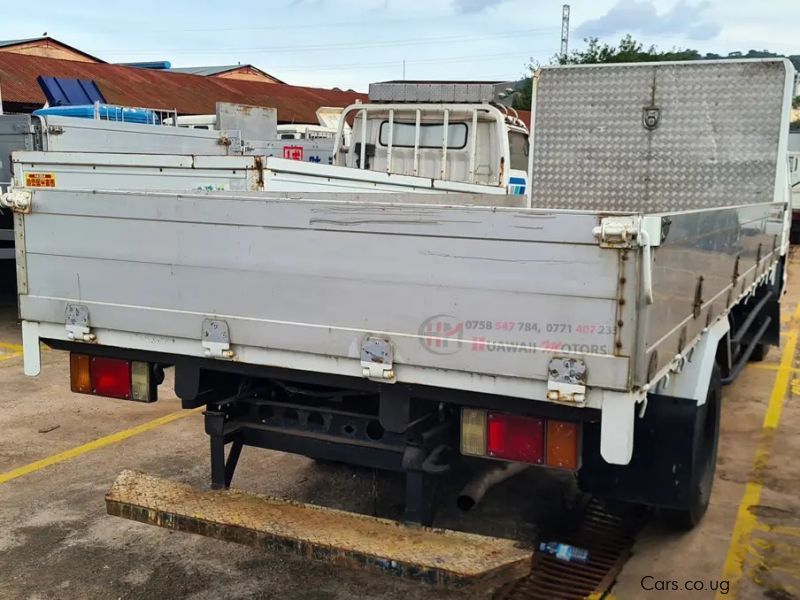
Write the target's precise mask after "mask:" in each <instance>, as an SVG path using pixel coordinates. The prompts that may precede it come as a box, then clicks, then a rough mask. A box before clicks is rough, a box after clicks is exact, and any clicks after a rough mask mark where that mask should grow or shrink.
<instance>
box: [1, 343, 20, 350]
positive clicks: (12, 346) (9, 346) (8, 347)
mask: <svg viewBox="0 0 800 600" xmlns="http://www.w3.org/2000/svg"><path fill="white" fill-rule="evenodd" d="M0 348H5V349H6V350H13V351H14V352H22V344H10V343H8V342H0Z"/></svg>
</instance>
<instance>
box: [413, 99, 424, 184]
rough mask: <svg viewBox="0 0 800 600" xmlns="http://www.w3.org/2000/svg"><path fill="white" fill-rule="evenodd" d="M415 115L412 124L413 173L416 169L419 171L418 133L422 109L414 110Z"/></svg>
mask: <svg viewBox="0 0 800 600" xmlns="http://www.w3.org/2000/svg"><path fill="white" fill-rule="evenodd" d="M416 113H417V117H416V121H415V125H414V175H417V174H418V173H417V171H419V134H420V119H421V116H422V111H420V109H417V110H416Z"/></svg>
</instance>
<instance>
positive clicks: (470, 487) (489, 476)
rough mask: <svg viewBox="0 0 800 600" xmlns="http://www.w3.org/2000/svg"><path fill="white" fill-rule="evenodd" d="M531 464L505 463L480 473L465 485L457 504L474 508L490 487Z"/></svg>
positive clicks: (461, 506)
mask: <svg viewBox="0 0 800 600" xmlns="http://www.w3.org/2000/svg"><path fill="white" fill-rule="evenodd" d="M528 467H530V465H528V464H526V463H521V462H509V463H504V464H503V465H501V466H499V467H493V468H491V469H489V470H487V471H484V472H483V473H479V474H478V475H476V476H475V477H473V478H472V480H471V481H470V482H469V483H468V484H467V485H465V486H464V489H463V490H461V493H460V494H459V495H458V498H457V499H456V505H457V506H458V508H460V509H461V510H463V511H465V512H466V511H468V510H471V509H472V508H474V506H475V505H476V504H478V502H480V501H481V500H482V499H483V497H484V495H486V492H488V491H489V488H491V487H492V486H494V485H496V484H498V483H500V482H501V481H505V480H506V479H508V478H509V477H513V476H514V475H517V474H518V473H522V471H524V470H525V469H527V468H528Z"/></svg>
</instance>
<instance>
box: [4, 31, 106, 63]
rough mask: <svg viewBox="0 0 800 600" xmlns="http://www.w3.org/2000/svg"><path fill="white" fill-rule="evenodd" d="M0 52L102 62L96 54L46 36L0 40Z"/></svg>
mask: <svg viewBox="0 0 800 600" xmlns="http://www.w3.org/2000/svg"><path fill="white" fill-rule="evenodd" d="M0 52H13V53H15V54H26V55H28V56H40V57H42V58H57V59H60V60H75V61H78V62H89V63H102V62H104V61H102V60H100V59H99V58H97V57H96V56H92V55H91V54H87V53H86V52H84V51H83V50H78V49H77V48H73V47H72V46H69V45H67V44H65V43H64V42H59V41H58V40H56V39H53V38H51V37H47V36H44V37H38V38H29V39H25V40H0Z"/></svg>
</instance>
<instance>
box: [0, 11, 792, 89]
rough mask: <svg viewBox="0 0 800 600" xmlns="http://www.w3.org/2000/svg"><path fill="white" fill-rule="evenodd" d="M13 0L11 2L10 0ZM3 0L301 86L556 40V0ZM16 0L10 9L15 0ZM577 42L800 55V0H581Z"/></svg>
mask: <svg viewBox="0 0 800 600" xmlns="http://www.w3.org/2000/svg"><path fill="white" fill-rule="evenodd" d="M6 4H7V5H8V7H7V8H8V9H9V10H4V5H6ZM80 4H81V3H80V2H78V3H76V2H63V0H37V2H36V10H35V11H21V10H18V2H16V0H14V1H13V4H12V0H0V14H6V15H8V14H13V15H14V17H13V19H3V20H2V21H1V22H0V23H2V24H0V39H18V38H26V37H35V36H39V35H42V34H44V33H45V32H46V33H47V34H48V35H50V36H51V37H54V38H56V39H58V40H60V41H62V42H65V43H67V44H70V45H72V46H75V47H77V48H79V49H81V50H84V51H85V52H88V53H90V54H92V55H95V56H98V57H99V58H102V59H104V60H106V61H107V62H132V61H145V60H168V61H170V62H171V63H172V66H174V67H185V66H199V65H223V64H236V63H242V64H248V63H249V64H253V65H255V66H256V67H258V68H260V69H262V70H264V71H266V72H268V73H271V74H273V75H275V76H276V77H278V78H279V79H281V80H283V81H285V82H287V83H292V84H296V85H307V86H315V87H339V88H342V89H355V90H358V91H366V89H367V86H368V84H369V82H371V81H385V80H387V79H402V78H403V76H404V75H405V78H407V79H487V80H512V79H517V78H519V77H520V76H522V75H524V74H525V73H526V65H527V64H529V63H530V61H531V60H533V61H538V62H539V63H542V64H546V63H548V62H549V61H550V60H551V59H552V57H553V56H554V55H555V54H556V53H557V52H558V49H559V46H560V39H561V13H562V8H561V7H562V4H563V2H562V1H554V0H262V1H261V2H253V1H252V0H248V1H242V0H225V1H224V2H221V1H211V0H195V1H185V0H160V1H156V0H137V1H136V2H135V3H132V2H116V3H105V4H103V6H102V9H97V8H96V5H95V4H94V3H92V4H89V3H85V4H86V5H87V6H92V8H88V7H87V8H85V9H81V8H80V7H79V5H80ZM12 8H13V10H12ZM570 8H571V10H570V48H571V49H580V48H581V47H583V46H584V43H583V41H582V39H583V38H586V37H589V36H592V37H599V38H600V40H601V41H603V42H609V43H615V42H617V41H618V40H619V39H620V38H621V37H622V36H624V35H625V34H627V33H630V34H632V35H633V36H634V38H636V39H638V40H639V41H641V42H643V43H644V44H645V45H647V46H649V45H651V44H655V45H656V46H657V47H658V48H660V49H664V50H666V49H671V48H693V49H696V50H699V51H701V52H704V53H705V52H716V53H719V54H725V53H728V52H731V51H736V50H741V51H747V50H749V49H751V48H754V49H759V50H761V49H768V50H771V51H773V52H779V53H785V54H800V2H798V0H762V1H761V2H753V1H752V0H677V1H676V0H572V1H571V2H570Z"/></svg>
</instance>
